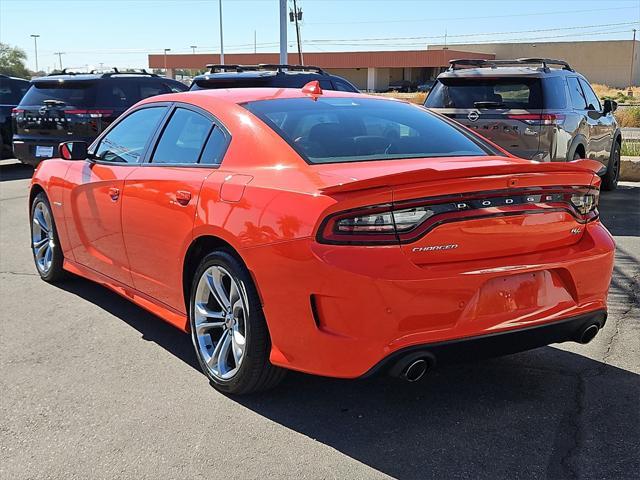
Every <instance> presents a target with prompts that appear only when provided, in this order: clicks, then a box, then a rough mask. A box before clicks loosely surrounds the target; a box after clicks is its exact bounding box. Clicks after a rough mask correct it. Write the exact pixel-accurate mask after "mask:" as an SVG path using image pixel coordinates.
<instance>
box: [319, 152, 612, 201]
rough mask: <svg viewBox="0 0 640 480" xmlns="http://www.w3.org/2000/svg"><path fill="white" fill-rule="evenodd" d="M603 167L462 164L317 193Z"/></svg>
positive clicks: (590, 164)
mask: <svg viewBox="0 0 640 480" xmlns="http://www.w3.org/2000/svg"><path fill="white" fill-rule="evenodd" d="M605 170H606V168H605V167H604V165H602V164H601V163H600V162H597V161H595V160H574V161H571V162H548V163H529V162H522V163H510V162H509V163H507V162H505V163H504V164H501V165H483V166H465V163H464V162H459V164H456V165H451V164H449V165H447V167H445V168H441V169H438V168H420V169H414V170H407V171H404V172H400V173H393V174H390V175H382V176H377V177H373V178H366V179H362V180H357V179H355V180H353V181H350V182H345V183H339V184H335V185H329V186H326V187H324V188H321V189H320V191H321V192H322V193H324V194H327V195H332V194H334V193H344V192H354V191H358V190H367V189H370V188H379V187H391V186H398V185H409V184H412V183H419V182H433V181H440V180H451V179H456V178H470V177H483V176H489V175H511V174H513V175H517V174H525V173H560V172H574V173H575V172H584V173H590V174H592V175H593V174H595V175H602V174H603V173H604V171H605Z"/></svg>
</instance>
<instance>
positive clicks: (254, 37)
mask: <svg viewBox="0 0 640 480" xmlns="http://www.w3.org/2000/svg"><path fill="white" fill-rule="evenodd" d="M257 39H258V33H257V32H256V31H255V30H254V31H253V53H258V40H257Z"/></svg>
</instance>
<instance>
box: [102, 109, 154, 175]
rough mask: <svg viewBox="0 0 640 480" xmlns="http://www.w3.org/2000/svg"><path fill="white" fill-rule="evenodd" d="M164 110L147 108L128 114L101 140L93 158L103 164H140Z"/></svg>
mask: <svg viewBox="0 0 640 480" xmlns="http://www.w3.org/2000/svg"><path fill="white" fill-rule="evenodd" d="M166 110H167V108H166V107H149V108H143V109H141V110H136V111H135V112H132V113H130V114H129V115H127V116H126V117H125V118H124V119H122V120H121V121H120V122H118V124H117V125H116V126H115V127H113V129H112V130H110V131H109V132H108V133H107V134H106V135H105V136H104V137H103V138H102V140H101V141H100V144H99V145H98V148H97V150H96V152H95V156H96V157H98V159H99V160H101V161H103V162H114V163H138V162H140V160H141V159H142V155H143V154H144V150H145V147H146V145H147V142H148V141H149V139H150V138H151V136H152V135H153V134H154V132H155V131H156V128H157V127H158V124H159V123H160V120H161V119H162V117H163V116H164V114H165V112H166Z"/></svg>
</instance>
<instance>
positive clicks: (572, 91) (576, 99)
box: [567, 77, 587, 110]
mask: <svg viewBox="0 0 640 480" xmlns="http://www.w3.org/2000/svg"><path fill="white" fill-rule="evenodd" d="M567 83H568V84H569V96H570V97H571V106H572V107H573V108H575V109H576V110H584V109H585V108H587V100H586V98H585V96H584V93H583V92H582V87H580V84H579V83H578V78H577V77H567Z"/></svg>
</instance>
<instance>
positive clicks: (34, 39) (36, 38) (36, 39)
mask: <svg viewBox="0 0 640 480" xmlns="http://www.w3.org/2000/svg"><path fill="white" fill-rule="evenodd" d="M31 36H32V37H33V46H34V49H35V51H36V73H37V72H39V71H40V69H39V68H38V37H39V36H40V35H31Z"/></svg>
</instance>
